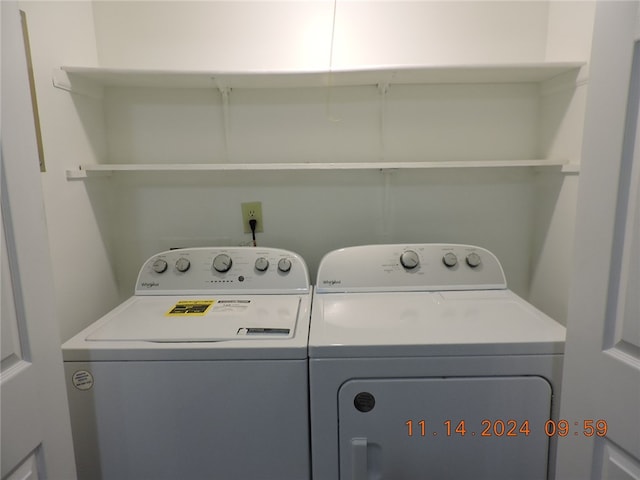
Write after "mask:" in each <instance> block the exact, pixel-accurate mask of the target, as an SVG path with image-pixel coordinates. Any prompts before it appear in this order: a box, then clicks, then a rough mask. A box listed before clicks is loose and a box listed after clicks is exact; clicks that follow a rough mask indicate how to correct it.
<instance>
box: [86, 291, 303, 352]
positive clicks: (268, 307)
mask: <svg viewBox="0 0 640 480" xmlns="http://www.w3.org/2000/svg"><path fill="white" fill-rule="evenodd" d="M299 307H300V298H299V297H298V296H295V295H253V296H248V295H233V296H232V295H227V296H225V295H221V296H211V297H206V296H198V297H189V296H179V297H178V296H161V297H145V296H138V297H133V298H132V299H131V300H130V301H129V302H126V303H124V304H123V305H121V307H120V308H116V309H115V310H113V311H112V312H111V313H110V314H108V315H107V317H106V318H105V319H104V320H105V321H104V322H103V323H102V325H101V326H100V328H97V329H95V330H93V331H91V332H90V333H89V334H88V335H87V336H86V337H85V338H86V340H87V341H89V342H98V341H145V342H172V343H175V342H220V341H229V340H259V339H268V340H274V339H278V338H279V339H288V338H292V337H293V336H294V333H295V327H296V320H297V318H298V310H299ZM108 317H111V318H108Z"/></svg>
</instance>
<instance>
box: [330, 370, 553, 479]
mask: <svg viewBox="0 0 640 480" xmlns="http://www.w3.org/2000/svg"><path fill="white" fill-rule="evenodd" d="M551 396H552V392H551V386H550V385H549V383H548V382H547V381H546V380H545V379H543V378H541V377H473V378H466V377H465V378H462V377H455V378H453V377H452V378H410V379H366V380H364V379H363V380H350V381H348V382H346V383H345V384H344V385H343V386H342V387H341V388H340V390H339V393H338V402H339V403H338V406H339V435H340V479H341V480H345V479H353V480H365V479H369V480H370V479H389V478H392V479H394V480H402V479H407V480H415V479H417V478H421V479H432V478H433V479H439V480H443V479H452V480H453V479H455V480H466V479H468V480H481V479H491V480H496V479H504V480H513V479H514V478H518V479H532V480H534V479H535V480H540V479H544V478H547V463H548V452H549V436H550V435H556V434H557V429H555V430H554V428H553V427H554V425H555V423H549V425H547V421H548V420H549V414H550V411H551ZM545 427H548V430H545Z"/></svg>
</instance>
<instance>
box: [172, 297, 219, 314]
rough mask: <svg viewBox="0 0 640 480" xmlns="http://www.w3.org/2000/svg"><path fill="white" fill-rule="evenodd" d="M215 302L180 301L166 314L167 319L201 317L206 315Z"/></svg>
mask: <svg viewBox="0 0 640 480" xmlns="http://www.w3.org/2000/svg"><path fill="white" fill-rule="evenodd" d="M214 303H216V301H215V300H180V301H179V302H178V303H176V304H175V305H174V306H173V307H171V309H170V310H169V311H168V312H167V313H165V316H167V317H201V316H203V315H205V314H206V313H207V312H208V311H209V309H210V308H211V305H213V304H214Z"/></svg>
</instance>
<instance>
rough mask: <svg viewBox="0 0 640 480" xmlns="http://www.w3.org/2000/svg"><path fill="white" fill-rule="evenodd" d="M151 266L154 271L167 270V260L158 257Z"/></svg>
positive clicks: (162, 271)
mask: <svg viewBox="0 0 640 480" xmlns="http://www.w3.org/2000/svg"><path fill="white" fill-rule="evenodd" d="M151 268H152V269H153V271H154V272H156V273H164V272H165V271H166V270H167V261H166V260H163V259H162V258H158V259H157V260H156V261H155V262H153V264H152V265H151Z"/></svg>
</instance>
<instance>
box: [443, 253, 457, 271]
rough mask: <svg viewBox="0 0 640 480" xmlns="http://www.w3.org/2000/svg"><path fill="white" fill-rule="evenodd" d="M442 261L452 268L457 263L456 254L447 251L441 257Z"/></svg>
mask: <svg viewBox="0 0 640 480" xmlns="http://www.w3.org/2000/svg"><path fill="white" fill-rule="evenodd" d="M442 263H444V264H445V265H446V266H447V267H449V268H453V267H455V266H456V265H457V264H458V257H456V254H455V253H453V252H447V253H445V254H444V256H443V257H442Z"/></svg>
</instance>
